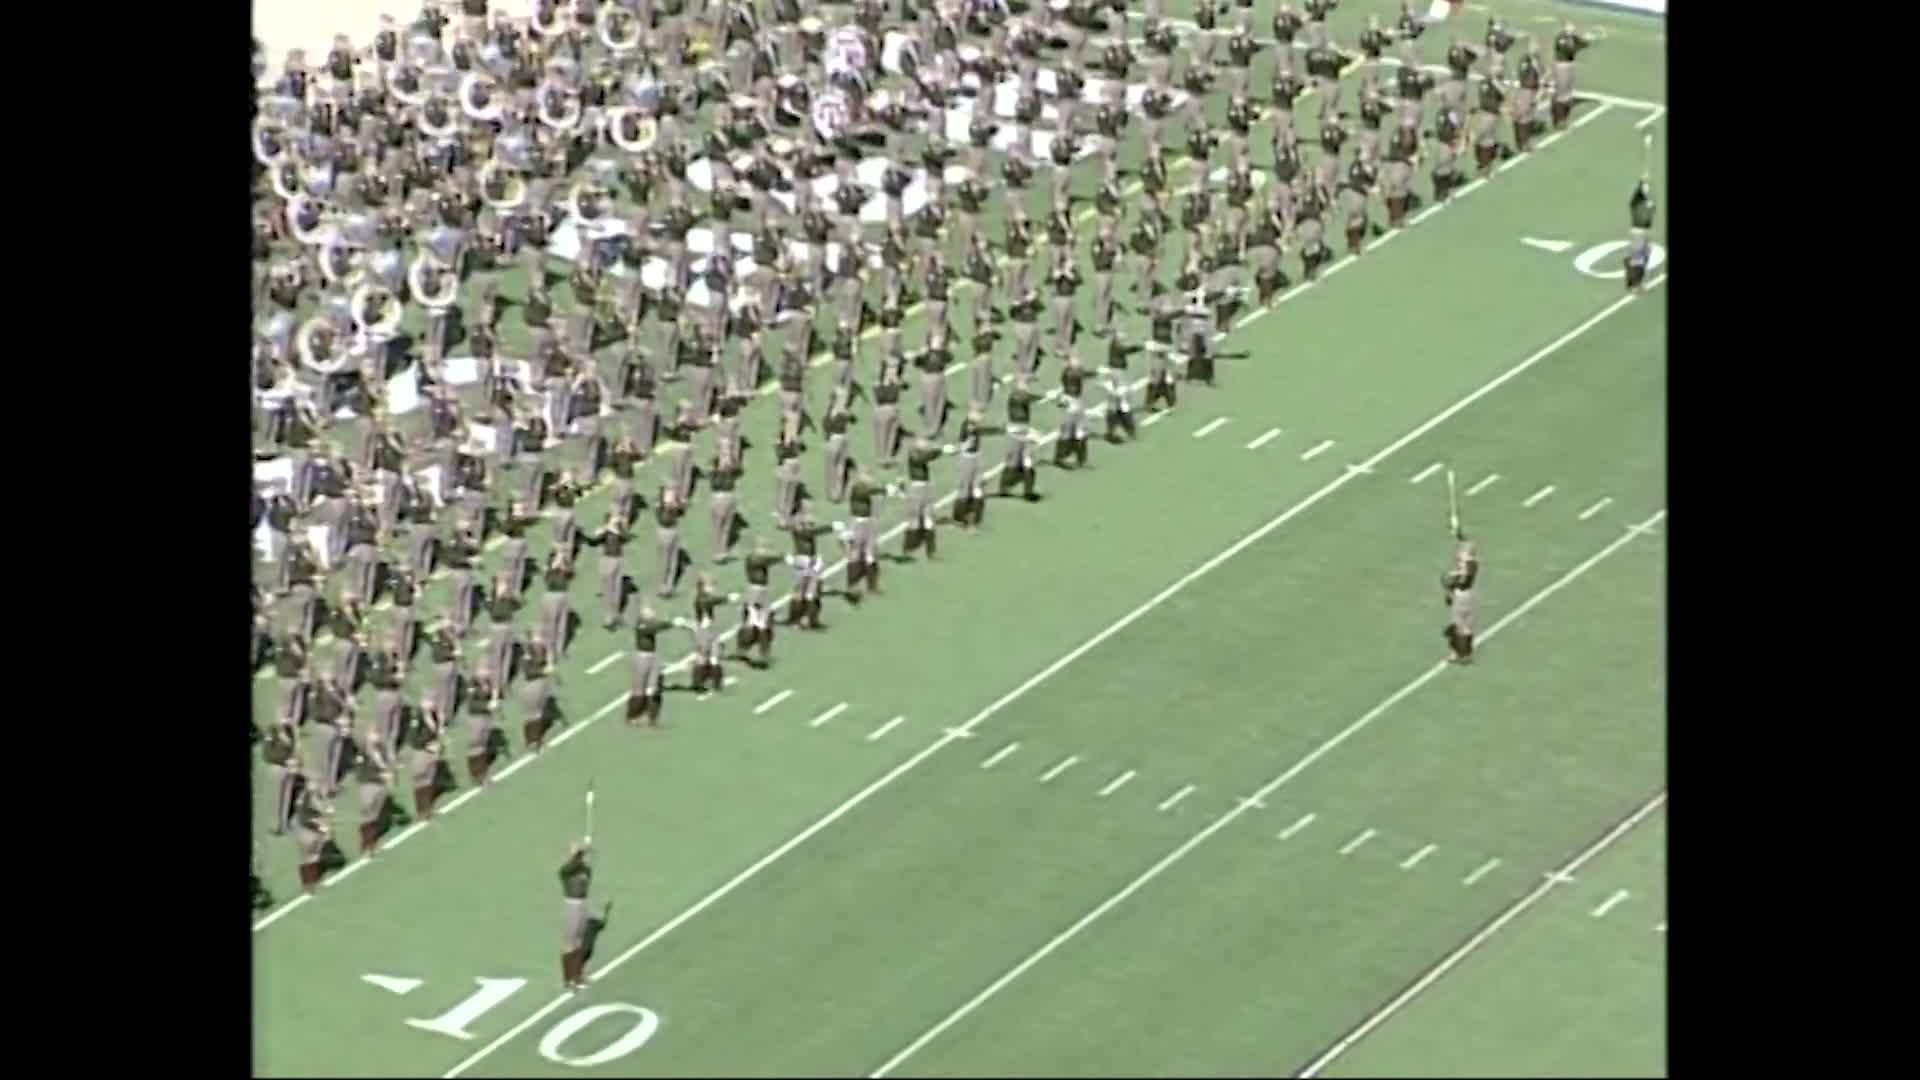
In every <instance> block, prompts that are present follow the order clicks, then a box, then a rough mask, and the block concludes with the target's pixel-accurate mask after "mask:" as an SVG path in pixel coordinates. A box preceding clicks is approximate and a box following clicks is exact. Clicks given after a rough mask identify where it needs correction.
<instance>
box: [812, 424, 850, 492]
mask: <svg viewBox="0 0 1920 1080" xmlns="http://www.w3.org/2000/svg"><path fill="white" fill-rule="evenodd" d="M852 423H853V417H852V415H850V414H849V413H848V412H847V411H846V410H845V409H834V410H832V411H830V412H828V413H827V416H826V419H825V420H823V421H821V424H820V427H821V430H823V431H825V432H826V435H827V447H826V450H827V452H826V495H827V500H828V501H829V502H839V501H841V500H842V499H844V498H846V496H847V484H848V482H849V481H850V480H851V479H852V476H853V457H852V454H853V451H852V449H851V448H849V447H848V446H847V428H848V426H849V425H851V424H852Z"/></svg>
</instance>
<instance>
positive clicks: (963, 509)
mask: <svg viewBox="0 0 1920 1080" xmlns="http://www.w3.org/2000/svg"><path fill="white" fill-rule="evenodd" d="M985 421H986V412H985V411H984V410H982V409H981V408H979V407H978V406H976V407H974V408H972V409H969V410H968V411H967V416H966V419H965V420H963V421H961V424H960V440H959V444H958V450H959V468H958V470H957V471H956V475H955V477H954V484H953V523H954V524H955V525H958V526H960V527H961V528H963V529H965V528H972V527H977V526H978V525H979V524H980V523H981V522H982V521H983V520H985V518H986V513H987V492H986V488H985V486H984V484H983V482H982V481H983V469H982V466H981V463H980V440H981V436H982V435H984V434H985V429H984V428H983V426H982V425H983V424H984V422H985Z"/></svg>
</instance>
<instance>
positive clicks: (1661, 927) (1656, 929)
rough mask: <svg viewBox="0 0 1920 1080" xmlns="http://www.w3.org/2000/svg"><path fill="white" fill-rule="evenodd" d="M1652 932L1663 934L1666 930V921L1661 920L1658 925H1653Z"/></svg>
mask: <svg viewBox="0 0 1920 1080" xmlns="http://www.w3.org/2000/svg"><path fill="white" fill-rule="evenodd" d="M1653 932H1654V933H1656V934H1664V933H1666V932H1667V924H1666V923H1665V922H1664V921H1663V922H1661V923H1660V925H1658V926H1656V927H1654V928H1653Z"/></svg>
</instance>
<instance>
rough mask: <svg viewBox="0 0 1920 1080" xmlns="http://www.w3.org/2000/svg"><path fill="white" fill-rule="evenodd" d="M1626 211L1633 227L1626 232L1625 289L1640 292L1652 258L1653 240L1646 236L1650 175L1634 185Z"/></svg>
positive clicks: (1650, 217)
mask: <svg viewBox="0 0 1920 1080" xmlns="http://www.w3.org/2000/svg"><path fill="white" fill-rule="evenodd" d="M1627 213H1628V215H1629V216H1630V217H1631V219H1632V221H1633V228H1632V229H1630V230H1629V231H1628V232H1627V291H1628V292H1640V291H1641V290H1642V289H1643V288H1644V287H1645V284H1646V280H1647V267H1648V266H1649V265H1650V264H1651V262H1652V258H1653V247H1652V243H1653V242H1652V241H1651V240H1650V239H1649V238H1648V233H1649V230H1651V229H1652V228H1653V217H1654V203H1653V178H1652V177H1650V176H1642V177H1641V178H1640V183H1639V184H1637V185H1635V187H1634V189H1633V198H1632V199H1630V200H1629V201H1628V203H1627Z"/></svg>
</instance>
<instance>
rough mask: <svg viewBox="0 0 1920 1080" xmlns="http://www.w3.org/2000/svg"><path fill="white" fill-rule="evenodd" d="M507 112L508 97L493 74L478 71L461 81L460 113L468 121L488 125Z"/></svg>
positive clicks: (470, 72)
mask: <svg viewBox="0 0 1920 1080" xmlns="http://www.w3.org/2000/svg"><path fill="white" fill-rule="evenodd" d="M506 110H507V95H506V92H505V90H504V89H503V88H502V87H501V85H500V82H499V80H498V79H495V78H494V77H493V74H492V73H491V72H488V71H485V70H480V69H476V70H473V71H469V72H467V74H466V75H465V76H464V77H463V78H462V79H461V80H460V111H461V112H463V113H465V114H466V116H467V119H469V120H474V121H478V122H481V123H486V122H490V121H496V120H499V119H500V117H501V116H502V115H503V114H504V113H505V112H506Z"/></svg>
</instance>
